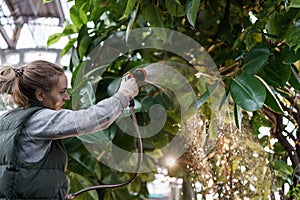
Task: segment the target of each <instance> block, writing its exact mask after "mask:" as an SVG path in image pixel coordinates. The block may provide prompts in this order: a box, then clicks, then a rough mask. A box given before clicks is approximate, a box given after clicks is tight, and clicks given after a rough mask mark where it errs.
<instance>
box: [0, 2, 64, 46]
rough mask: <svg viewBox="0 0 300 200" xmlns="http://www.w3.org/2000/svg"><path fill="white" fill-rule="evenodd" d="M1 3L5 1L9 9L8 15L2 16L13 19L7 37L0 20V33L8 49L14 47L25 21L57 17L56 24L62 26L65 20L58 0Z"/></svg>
mask: <svg viewBox="0 0 300 200" xmlns="http://www.w3.org/2000/svg"><path fill="white" fill-rule="evenodd" d="M2 1H3V0H2ZM2 3H5V4H6V6H7V7H8V9H9V11H10V16H4V17H11V18H12V19H13V21H14V28H13V30H12V32H13V36H12V37H9V35H8V33H7V31H6V30H5V28H4V26H3V24H1V21H0V33H1V35H2V37H3V38H4V40H5V42H6V43H7V45H8V48H10V49H15V48H16V44H17V42H18V39H19V36H20V32H21V29H22V27H23V25H24V24H25V23H28V22H30V21H34V20H36V19H38V18H57V19H58V20H59V22H58V24H57V26H63V23H64V21H65V20H66V19H65V16H64V12H63V9H62V5H61V2H60V0H53V1H52V2H49V3H43V0H4V2H2ZM0 11H1V10H0Z"/></svg>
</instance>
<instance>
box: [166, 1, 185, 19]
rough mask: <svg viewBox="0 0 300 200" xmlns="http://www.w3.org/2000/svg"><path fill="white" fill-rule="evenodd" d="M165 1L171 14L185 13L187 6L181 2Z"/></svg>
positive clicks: (177, 15)
mask: <svg viewBox="0 0 300 200" xmlns="http://www.w3.org/2000/svg"><path fill="white" fill-rule="evenodd" d="M165 2H166V7H167V9H168V11H169V13H170V14H171V15H173V16H175V17H181V16H184V15H185V8H184V7H183V6H182V5H181V4H180V2H177V1H175V2H174V0H165Z"/></svg>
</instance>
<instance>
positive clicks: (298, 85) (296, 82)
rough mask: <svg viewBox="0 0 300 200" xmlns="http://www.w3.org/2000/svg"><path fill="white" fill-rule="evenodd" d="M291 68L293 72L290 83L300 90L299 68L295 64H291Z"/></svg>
mask: <svg viewBox="0 0 300 200" xmlns="http://www.w3.org/2000/svg"><path fill="white" fill-rule="evenodd" d="M291 70H292V73H291V77H290V80H289V83H290V84H291V86H292V87H293V88H294V89H296V90H298V91H300V78H299V75H298V70H297V68H296V67H294V66H293V65H291Z"/></svg>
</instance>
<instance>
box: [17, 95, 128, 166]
mask: <svg viewBox="0 0 300 200" xmlns="http://www.w3.org/2000/svg"><path fill="white" fill-rule="evenodd" d="M128 102H129V100H128V98H127V97H126V96H124V95H123V94H121V93H116V94H115V95H114V96H112V97H110V98H108V99H105V100H103V101H100V102H99V103H97V104H96V105H94V106H91V107H90V108H88V109H84V110H78V111H72V110H67V109H62V110H51V109H46V108H45V109H41V110H39V111H37V112H36V113H35V114H34V115H32V116H31V117H30V118H29V120H28V121H27V122H26V124H25V126H24V128H23V129H22V134H21V137H20V156H21V158H22V159H24V161H26V162H38V161H40V160H41V159H42V158H43V157H44V156H45V154H46V153H47V152H48V151H49V149H50V147H51V142H52V140H56V139H63V138H67V137H74V136H78V135H82V134H89V133H93V132H96V131H100V130H103V129H105V128H107V127H108V126H110V125H111V124H112V123H113V122H114V120H115V119H116V118H117V117H118V116H119V114H120V113H121V112H122V111H123V110H124V108H126V107H127V106H128Z"/></svg>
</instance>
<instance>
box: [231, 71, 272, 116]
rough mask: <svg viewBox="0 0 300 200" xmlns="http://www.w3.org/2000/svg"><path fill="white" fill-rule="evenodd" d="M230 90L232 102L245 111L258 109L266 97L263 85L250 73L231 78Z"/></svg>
mask: <svg viewBox="0 0 300 200" xmlns="http://www.w3.org/2000/svg"><path fill="white" fill-rule="evenodd" d="M230 92H231V95H232V98H233V100H234V102H235V103H236V104H237V105H239V106H240V107H241V108H242V109H244V110H247V111H255V110H259V109H260V108H262V106H263V104H264V102H265V99H266V89H265V87H264V85H263V84H262V83H261V82H260V81H259V80H258V79H257V78H256V77H254V76H251V75H244V76H240V77H238V78H234V79H232V83H231V85H230Z"/></svg>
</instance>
